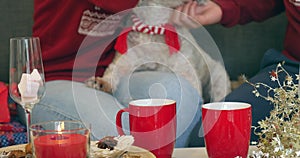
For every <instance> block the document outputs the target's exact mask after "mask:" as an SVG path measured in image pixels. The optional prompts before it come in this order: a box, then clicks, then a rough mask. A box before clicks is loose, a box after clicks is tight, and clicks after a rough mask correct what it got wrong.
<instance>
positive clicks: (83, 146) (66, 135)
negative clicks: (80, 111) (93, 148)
mask: <svg viewBox="0 0 300 158" xmlns="http://www.w3.org/2000/svg"><path fill="white" fill-rule="evenodd" d="M30 135H31V143H32V147H33V155H34V157H35V158H45V157H64V158H87V157H89V150H90V131H89V129H87V128H86V127H85V126H84V124H83V123H82V122H80V121H49V122H42V123H37V124H32V125H31V126H30Z"/></svg>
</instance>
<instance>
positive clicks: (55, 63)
mask: <svg viewBox="0 0 300 158" xmlns="http://www.w3.org/2000/svg"><path fill="white" fill-rule="evenodd" d="M104 2H105V3H104ZM136 3H137V0H129V1H123V0H118V3H115V1H111V0H101V1H100V0H64V1H63V2H60V1H55V0H54V1H53V0H34V25H33V36H38V37H40V40H41V47H42V53H43V61H44V69H45V79H46V81H49V80H58V79H60V80H74V81H84V80H86V79H87V78H89V77H91V76H93V75H97V76H102V75H103V73H104V71H105V69H106V67H107V66H108V65H109V64H110V63H111V61H112V59H113V58H114V54H115V50H114V49H113V44H114V43H113V37H112V36H105V37H94V38H92V37H91V38H89V40H85V39H86V35H83V34H80V33H78V28H79V25H80V22H81V18H82V15H83V12H84V11H86V10H91V11H94V8H95V6H97V7H99V8H101V10H100V11H99V12H100V13H102V14H105V15H107V16H109V15H112V14H113V13H115V12H117V11H121V10H126V9H128V8H131V7H133V6H135V5H136ZM109 4H111V5H109ZM115 4H117V5H115ZM83 43H84V44H83ZM79 48H81V50H83V51H81V52H78V50H79ZM99 54H100V55H99ZM99 56H100V60H99ZM75 62H76V63H79V64H77V65H76V67H74V63H75Z"/></svg>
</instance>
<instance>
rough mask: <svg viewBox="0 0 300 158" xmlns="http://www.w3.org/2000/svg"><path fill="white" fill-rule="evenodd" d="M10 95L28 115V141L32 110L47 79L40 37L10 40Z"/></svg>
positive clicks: (28, 138) (42, 91) (42, 93)
mask: <svg viewBox="0 0 300 158" xmlns="http://www.w3.org/2000/svg"><path fill="white" fill-rule="evenodd" d="M9 69H10V70H9V94H10V96H11V98H12V99H13V100H14V101H15V102H16V103H18V104H19V105H21V106H22V107H23V109H24V110H25V113H26V126H27V140H28V143H29V142H30V134H29V126H30V122H31V120H30V114H31V111H32V108H33V107H34V105H35V104H36V103H38V102H39V101H40V100H41V98H42V97H43V95H44V92H45V77H44V68H43V62H42V53H41V47H40V40H39V38H38V37H14V38H11V39H10V66H9Z"/></svg>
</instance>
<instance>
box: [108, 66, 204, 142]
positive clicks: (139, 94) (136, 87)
mask: <svg viewBox="0 0 300 158" xmlns="http://www.w3.org/2000/svg"><path fill="white" fill-rule="evenodd" d="M114 96H115V97H116V98H117V99H118V101H119V102H120V103H122V104H123V105H127V104H128V102H129V101H131V100H134V99H145V98H168V99H173V100H175V101H176V102H177V133H176V134H177V139H176V145H175V146H176V147H185V146H187V145H188V143H189V137H190V135H191V132H192V130H193V129H194V128H195V126H196V124H197V123H198V122H199V121H200V117H201V111H200V109H201V106H200V105H201V103H202V100H201V98H200V96H199V95H198V92H197V91H196V90H195V89H194V88H193V87H192V86H191V85H190V84H189V82H188V81H186V80H185V79H183V78H181V77H178V76H176V75H175V74H171V73H165V72H154V71H147V72H135V73H133V74H132V75H131V76H129V77H125V78H123V79H122V81H121V83H120V84H119V87H118V88H117V91H116V92H115V93H114ZM195 136H197V135H195Z"/></svg>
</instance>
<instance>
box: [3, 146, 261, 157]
mask: <svg viewBox="0 0 300 158" xmlns="http://www.w3.org/2000/svg"><path fill="white" fill-rule="evenodd" d="M8 149H10V150H15V149H21V150H23V149H24V144H22V145H15V146H9V147H4V148H0V153H1V152H2V151H5V150H6V151H7V150H8ZM256 149H257V148H256V147H255V146H250V147H249V153H252V151H255V150H256ZM187 156H188V158H208V156H207V153H206V149H205V148H204V147H195V148H175V149H174V152H173V155H172V158H187Z"/></svg>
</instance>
